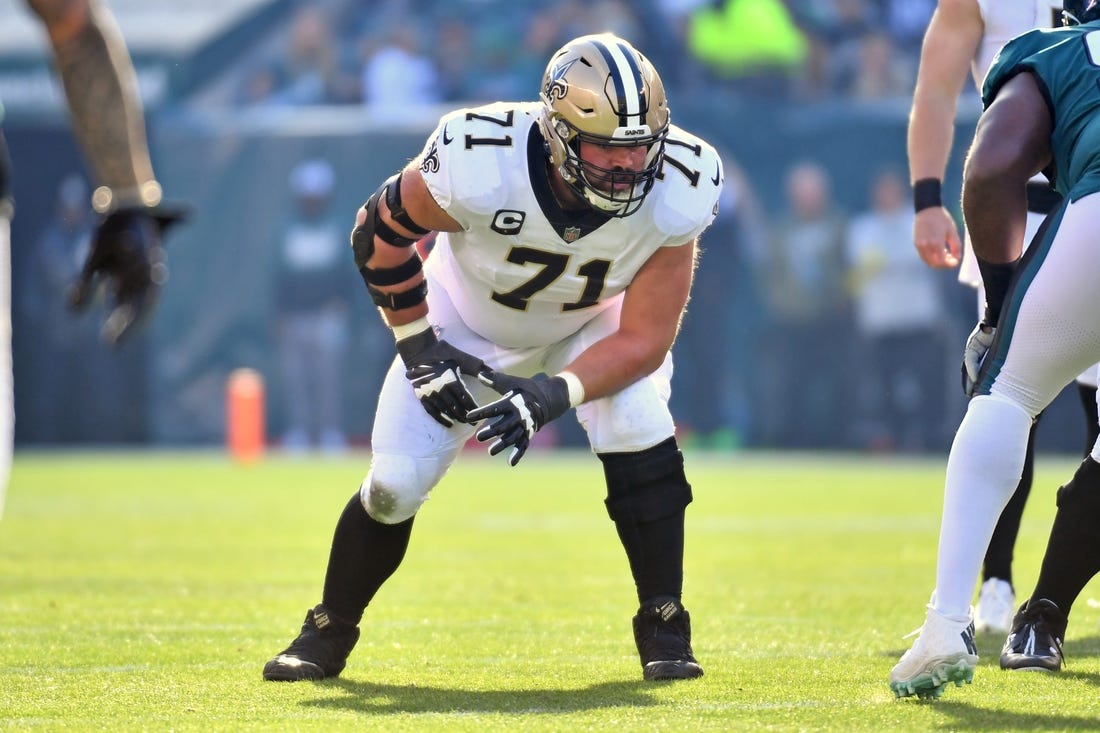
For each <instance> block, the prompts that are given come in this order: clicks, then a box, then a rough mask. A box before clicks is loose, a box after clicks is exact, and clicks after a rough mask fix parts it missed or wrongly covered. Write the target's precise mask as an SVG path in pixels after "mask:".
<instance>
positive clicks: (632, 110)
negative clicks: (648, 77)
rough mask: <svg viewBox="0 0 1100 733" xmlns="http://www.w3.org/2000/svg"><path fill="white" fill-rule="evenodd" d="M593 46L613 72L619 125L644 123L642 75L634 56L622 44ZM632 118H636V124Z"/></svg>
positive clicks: (612, 77)
mask: <svg viewBox="0 0 1100 733" xmlns="http://www.w3.org/2000/svg"><path fill="white" fill-rule="evenodd" d="M592 45H593V46H595V47H596V50H597V51H599V52H600V55H601V56H603V59H604V61H605V62H606V63H607V66H608V68H609V69H610V70H611V80H612V82H614V84H615V94H616V95H617V96H618V99H617V100H616V102H617V104H618V112H619V125H620V126H622V127H626V126H628V125H631V124H641V122H642V73H641V70H640V69H639V68H638V64H637V62H636V61H635V59H634V57H633V55H632V54H630V53H629V52H628V51H627V49H626V47H625V46H624V45H623V44H621V43H616V44H613V45H610V46H609V45H607V44H605V43H603V42H602V41H595V40H594V41H592ZM630 117H634V118H636V121H635V122H631V121H630V119H629V118H630Z"/></svg>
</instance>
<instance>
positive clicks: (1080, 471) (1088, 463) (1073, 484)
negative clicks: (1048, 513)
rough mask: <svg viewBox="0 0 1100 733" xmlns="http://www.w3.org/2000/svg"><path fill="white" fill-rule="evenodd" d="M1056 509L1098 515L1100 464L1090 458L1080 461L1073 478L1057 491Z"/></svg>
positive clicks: (1099, 510)
mask: <svg viewBox="0 0 1100 733" xmlns="http://www.w3.org/2000/svg"><path fill="white" fill-rule="evenodd" d="M1058 508H1059V509H1061V510H1071V511H1075V512H1076V511H1082V512H1091V513H1094V514H1096V513H1100V463H1097V462H1096V461H1094V460H1093V459H1092V458H1086V459H1085V460H1083V461H1081V465H1080V466H1078V467H1077V472H1076V473H1074V474H1073V478H1072V479H1070V480H1069V482H1068V483H1066V485H1065V486H1063V487H1062V488H1060V489H1058Z"/></svg>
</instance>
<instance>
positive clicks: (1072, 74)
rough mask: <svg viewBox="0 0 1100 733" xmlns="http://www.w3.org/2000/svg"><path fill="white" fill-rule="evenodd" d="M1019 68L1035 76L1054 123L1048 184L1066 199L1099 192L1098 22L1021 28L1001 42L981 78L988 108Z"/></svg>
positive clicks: (1099, 98) (1099, 73)
mask: <svg viewBox="0 0 1100 733" xmlns="http://www.w3.org/2000/svg"><path fill="white" fill-rule="evenodd" d="M1021 72H1029V73H1031V74H1034V75H1035V78H1036V80H1037V81H1038V83H1039V88H1040V89H1041V90H1042V92H1043V95H1044V96H1045V97H1046V100H1047V105H1048V107H1049V108H1050V114H1051V119H1052V121H1053V124H1054V127H1053V130H1052V132H1051V145H1052V148H1053V152H1054V165H1055V174H1056V177H1055V178H1054V181H1053V185H1054V188H1055V190H1056V191H1058V193H1060V194H1062V195H1063V196H1068V197H1069V198H1070V199H1071V200H1074V201H1075V200H1077V199H1079V198H1080V197H1082V196H1084V195H1086V194H1089V193H1093V192H1095V191H1100V22H1094V23H1087V24H1085V25H1081V26H1073V27H1069V28H1047V29H1041V30H1034V31H1029V32H1027V33H1024V34H1023V35H1021V36H1018V37H1016V38H1014V39H1012V40H1011V41H1009V42H1008V43H1006V44H1005V46H1004V48H1002V49H1001V51H1000V53H998V54H997V57H996V58H995V59H993V65H992V66H991V67H990V68H989V73H988V74H987V75H986V77H985V83H984V84H983V85H982V103H983V104H984V105H985V106H986V107H989V105H990V104H992V103H993V99H994V98H995V97H996V95H997V91H998V90H999V89H1000V88H1001V87H1002V86H1004V84H1005V83H1006V82H1007V81H1008V80H1009V79H1011V78H1012V77H1014V76H1015V75H1016V74H1019V73H1021Z"/></svg>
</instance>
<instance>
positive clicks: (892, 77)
mask: <svg viewBox="0 0 1100 733" xmlns="http://www.w3.org/2000/svg"><path fill="white" fill-rule="evenodd" d="M915 71H916V68H915V67H913V66H912V65H910V64H908V63H906V61H905V59H904V58H903V57H902V56H901V55H900V54H898V53H897V50H896V49H895V48H894V44H893V42H892V41H891V40H890V36H888V35H887V34H885V33H881V32H873V33H868V34H867V35H865V36H863V38H862V39H861V40H860V42H859V67H858V70H857V72H856V75H855V78H854V79H853V80H852V84H851V87H850V88H848V89H845V90H842V91H844V92H845V93H846V95H847V96H851V97H855V98H856V99H885V98H889V97H900V96H902V95H905V94H910V93H912V91H913V85H914V84H915V83H916V77H915V76H911V74H913V73H914V72H915Z"/></svg>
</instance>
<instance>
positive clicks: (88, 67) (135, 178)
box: [27, 0, 160, 210]
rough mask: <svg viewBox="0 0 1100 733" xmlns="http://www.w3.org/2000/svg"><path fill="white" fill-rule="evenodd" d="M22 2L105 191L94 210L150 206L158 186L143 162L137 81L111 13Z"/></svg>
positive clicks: (82, 3) (65, 1)
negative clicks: (37, 22) (42, 35)
mask: <svg viewBox="0 0 1100 733" xmlns="http://www.w3.org/2000/svg"><path fill="white" fill-rule="evenodd" d="M27 3H28V4H29V5H30V7H31V9H32V10H34V12H35V13H37V14H38V16H39V18H41V19H42V22H43V24H44V25H45V27H46V33H47V35H48V36H49V40H50V45H51V46H52V48H53V53H54V58H55V60H56V63H57V70H58V73H59V74H60V76H61V79H62V82H63V83H64V86H65V95H66V97H67V98H68V101H69V111H70V113H71V115H72V124H73V128H74V129H75V132H76V136H77V138H78V139H79V140H80V143H81V145H82V147H83V149H84V152H85V155H86V156H87V158H88V161H89V163H90V164H91V166H92V169H93V170H94V172H95V176H96V179H97V183H98V184H99V185H100V186H104V187H106V189H107V190H108V191H109V192H110V193H108V191H103V190H100V191H98V192H97V199H98V200H96V201H95V204H96V208H98V209H100V210H104V209H107V208H117V207H118V206H124V205H135V204H144V205H146V206H149V205H156V204H157V203H158V202H159V200H160V187H159V186H158V185H157V183H156V179H155V178H154V176H153V166H152V164H151V163H150V161H149V149H148V145H147V143H146V139H145V121H144V118H143V111H142V105H141V97H140V96H139V94H138V86H137V77H136V75H135V74H134V67H133V63H132V62H131V60H130V54H129V51H127V49H126V45H125V43H124V42H123V40H122V35H121V34H120V33H119V30H118V27H117V25H116V24H115V20H114V17H113V16H112V14H111V11H110V9H109V8H108V7H107V6H106V5H104V4H103V3H102V2H101V1H100V0H27ZM112 197H113V200H112ZM104 198H106V200H104Z"/></svg>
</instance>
